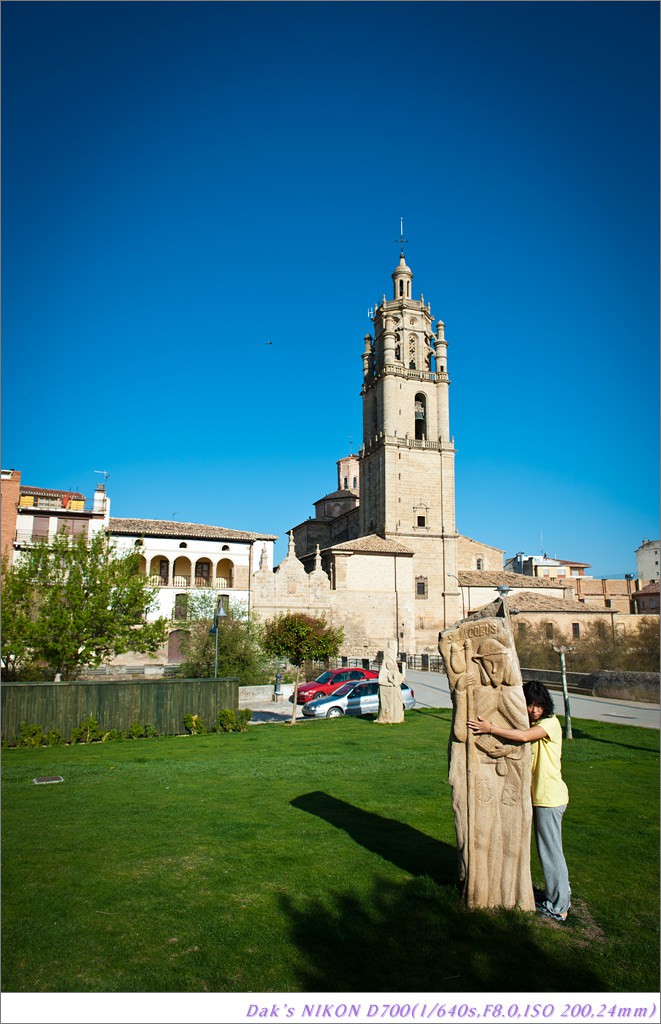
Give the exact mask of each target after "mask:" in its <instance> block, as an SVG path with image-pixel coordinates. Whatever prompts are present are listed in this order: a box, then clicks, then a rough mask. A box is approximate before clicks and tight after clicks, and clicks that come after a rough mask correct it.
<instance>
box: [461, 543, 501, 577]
mask: <svg viewBox="0 0 661 1024" xmlns="http://www.w3.org/2000/svg"><path fill="white" fill-rule="evenodd" d="M503 554H504V550H503V548H494V547H492V546H491V545H490V544H484V543H482V541H479V540H473V539H472V538H471V537H464V536H462V535H461V534H458V535H457V565H458V567H459V569H475V570H476V571H477V572H491V571H498V570H502V568H503Z"/></svg>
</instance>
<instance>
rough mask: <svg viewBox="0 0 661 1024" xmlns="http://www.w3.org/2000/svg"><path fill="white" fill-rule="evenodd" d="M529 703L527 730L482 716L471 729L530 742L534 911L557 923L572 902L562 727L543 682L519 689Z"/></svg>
mask: <svg viewBox="0 0 661 1024" xmlns="http://www.w3.org/2000/svg"><path fill="white" fill-rule="evenodd" d="M523 692H524V694H525V698H526V705H527V707H528V721H529V723H530V727H529V728H528V729H501V728H500V726H497V725H492V723H491V722H489V721H487V720H486V719H482V718H479V717H478V718H477V719H476V720H475V721H469V722H468V726H469V728H470V729H471V730H472V731H473V732H474V733H476V734H477V735H481V734H483V733H488V734H491V735H493V736H497V737H498V738H499V739H503V740H511V741H514V742H519V743H530V744H531V754H532V787H531V789H532V804H533V820H534V824H535V842H536V844H537V853H538V855H539V862H540V864H541V865H542V871H543V872H544V882H545V885H546V892H545V894H544V896H543V897H541V898H540V899H539V900H538V901H536V902H537V910H538V911H539V912H540V914H544V915H545V916H546V917H552V918H554V919H555V920H556V921H566V920H567V913H568V911H569V908H570V906H571V887H570V885H569V873H568V871H567V864H566V861H565V857H564V853H563V852H562V816H563V814H564V813H565V811H566V809H567V804H568V802H569V793H568V790H567V786H566V784H565V782H564V781H563V778H562V765H561V761H562V729H561V727H560V722H559V721H558V719H557V718H556V717H555V714H554V713H553V699H552V697H551V694H550V693H549V691H548V690H547V689H546V687H545V686H544V685H543V684H542V683H526V684H525V685H524V687H523Z"/></svg>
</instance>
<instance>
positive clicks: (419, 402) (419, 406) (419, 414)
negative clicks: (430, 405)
mask: <svg viewBox="0 0 661 1024" xmlns="http://www.w3.org/2000/svg"><path fill="white" fill-rule="evenodd" d="M426 437H427V400H426V398H425V396H424V395H423V394H417V395H416V396H415V439H416V441H424V440H425V438H426Z"/></svg>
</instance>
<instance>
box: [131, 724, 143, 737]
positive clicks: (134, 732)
mask: <svg viewBox="0 0 661 1024" xmlns="http://www.w3.org/2000/svg"><path fill="white" fill-rule="evenodd" d="M144 732H145V730H144V727H143V726H142V725H141V724H140V722H131V724H130V726H129V739H130V740H138V739H140V737H141V736H144Z"/></svg>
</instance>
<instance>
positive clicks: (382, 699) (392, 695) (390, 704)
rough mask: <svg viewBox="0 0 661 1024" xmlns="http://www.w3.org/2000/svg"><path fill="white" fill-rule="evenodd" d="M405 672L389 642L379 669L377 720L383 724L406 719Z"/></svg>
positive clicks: (391, 723)
mask: <svg viewBox="0 0 661 1024" xmlns="http://www.w3.org/2000/svg"><path fill="white" fill-rule="evenodd" d="M403 679H404V674H403V673H402V672H400V671H399V668H398V667H397V658H396V655H395V649H394V646H393V645H392V644H389V645H388V647H387V649H386V650H385V651H384V654H383V661H382V662H381V668H380V669H379V714H378V716H377V718H376V721H377V722H379V723H380V724H382V725H393V724H396V723H397V722H403V721H404V703H403V701H402V686H401V684H402V681H403Z"/></svg>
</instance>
